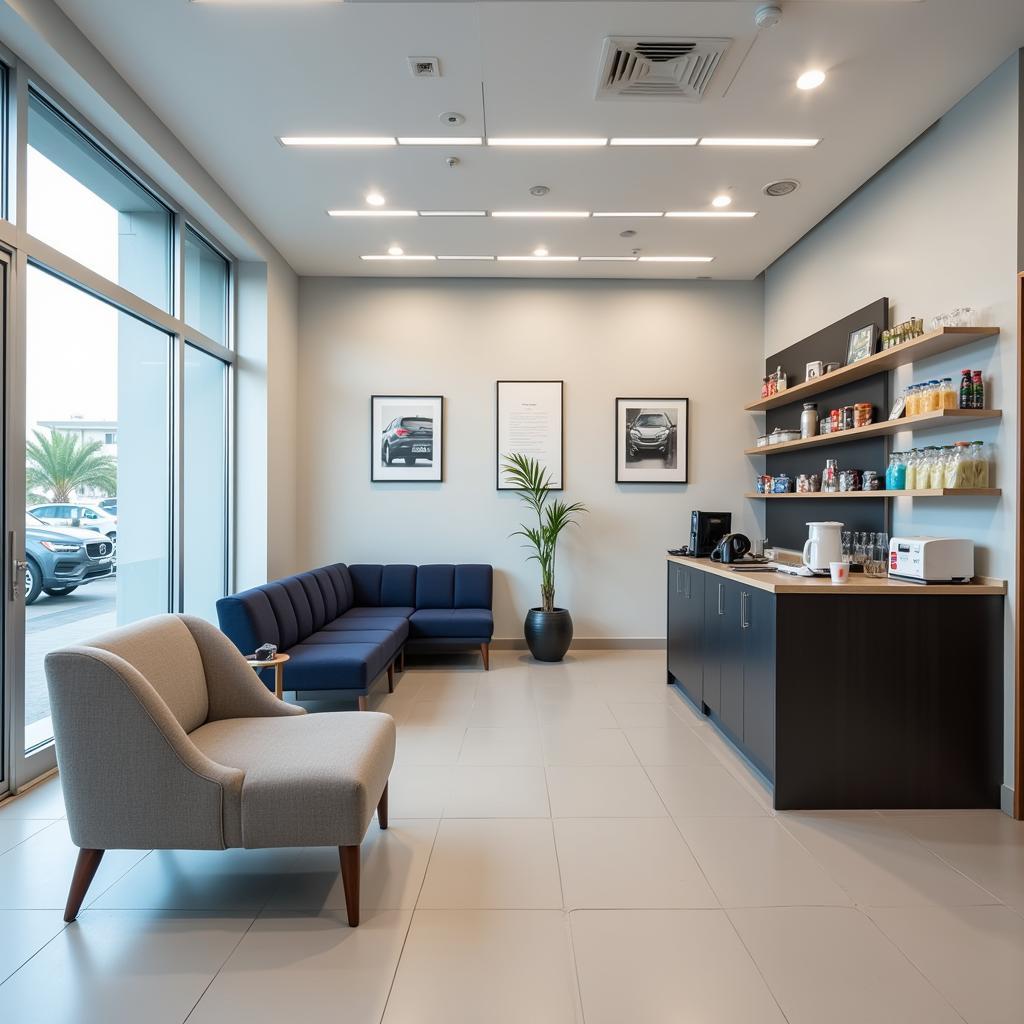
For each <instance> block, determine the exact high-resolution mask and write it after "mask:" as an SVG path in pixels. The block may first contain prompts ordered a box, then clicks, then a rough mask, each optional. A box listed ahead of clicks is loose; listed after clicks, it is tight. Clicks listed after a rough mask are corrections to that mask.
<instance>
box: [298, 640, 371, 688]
mask: <svg viewBox="0 0 1024 1024" xmlns="http://www.w3.org/2000/svg"><path fill="white" fill-rule="evenodd" d="M288 654H289V656H290V657H291V660H290V661H289V662H288V664H287V665H286V666H285V670H284V687H285V689H286V690H363V691H365V690H366V688H367V687H368V686H369V685H370V683H372V682H373V681H374V679H376V678H377V676H379V675H380V674H381V672H383V671H384V669H385V668H387V666H388V662H389V661H391V656H390V655H389V653H388V650H387V648H386V647H385V646H383V645H381V644H378V643H366V644H344V643H342V644H331V643H301V644H296V645H295V646H294V647H293V648H292V649H291V650H290V651H289V652H288Z"/></svg>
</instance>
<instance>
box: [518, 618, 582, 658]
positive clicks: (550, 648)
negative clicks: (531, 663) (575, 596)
mask: <svg viewBox="0 0 1024 1024" xmlns="http://www.w3.org/2000/svg"><path fill="white" fill-rule="evenodd" d="M523 632H524V633H525V634H526V646H527V647H529V648H530V653H531V654H532V655H533V656H534V657H535V658H536V659H537V660H538V661H561V660H562V658H564V657H565V652H566V651H567V650H569V644H571V643H572V616H571V615H570V614H569V612H568V610H567V609H565V608H555V609H554V610H552V611H550V612H546V611H544V610H543V609H542V608H531V609H530V610H529V611H528V612H527V613H526V622H525V623H523Z"/></svg>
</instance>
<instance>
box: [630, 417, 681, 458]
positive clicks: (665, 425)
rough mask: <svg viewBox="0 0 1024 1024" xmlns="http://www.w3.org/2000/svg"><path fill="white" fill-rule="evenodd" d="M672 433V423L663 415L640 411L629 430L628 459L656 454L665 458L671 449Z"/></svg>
mask: <svg viewBox="0 0 1024 1024" xmlns="http://www.w3.org/2000/svg"><path fill="white" fill-rule="evenodd" d="M672 431H673V427H672V421H671V420H670V419H669V418H668V416H666V415H665V413H663V412H644V411H643V410H641V411H640V414H639V415H638V416H637V418H636V419H635V420H633V424H632V426H631V427H630V428H629V457H630V458H631V459H636V458H638V457H639V456H640V455H641V454H643V453H646V452H656V453H657V454H658V455H660V456H661V457H662V458H667V457H668V455H669V453H670V451H671V449H672Z"/></svg>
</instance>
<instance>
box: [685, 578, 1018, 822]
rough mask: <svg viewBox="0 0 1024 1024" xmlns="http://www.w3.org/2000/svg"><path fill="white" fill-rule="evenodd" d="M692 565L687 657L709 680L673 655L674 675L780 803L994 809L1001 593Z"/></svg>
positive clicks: (998, 768) (790, 806)
mask: <svg viewBox="0 0 1024 1024" xmlns="http://www.w3.org/2000/svg"><path fill="white" fill-rule="evenodd" d="M687 568H688V569H689V567H687ZM689 571H690V572H692V573H694V574H695V575H702V576H704V577H705V581H704V589H703V590H702V591H701V594H700V597H701V599H702V600H701V603H702V604H703V606H704V630H703V634H701V633H700V632H699V631H698V630H697V629H696V627H695V623H694V615H693V614H692V613H693V605H695V604H696V601H689V602H687V606H688V610H689V613H690V614H689V616H688V618H687V619H686V623H687V625H686V633H685V635H686V650H687V658H686V660H685V662H683V663H682V665H683V666H684V667H685V670H686V671H687V672H688V673H689V676H690V679H691V680H692V679H694V678H696V677H695V674H694V673H695V672H696V671H699V669H697V668H695V663H697V664H698V665H699V664H700V663H702V664H703V672H702V673H701V674H700V677H701V678H702V679H703V688H702V690H697V691H696V692H695V691H694V688H693V687H692V686H687V685H685V683H684V681H683V680H682V679H680V678H679V677H678V676H677V675H675V674H674V673H673V671H672V667H673V665H672V662H671V661H670V663H669V673H668V681H669V682H670V683H675V684H677V686H678V687H679V689H680V690H681V692H683V693H684V694H685V695H686V697H687V699H688V700H689V701H690V702H691V703H692V704H693V705H694V707H695V708H697V710H698V711H700V712H701V713H702V714H704V715H706V716H708V717H709V719H710V720H711V721H712V722H713V723H714V724H715V725H716V726H717V727H718V729H719V730H720V731H721V732H722V734H723V735H724V736H725V737H726V738H727V739H729V740H730V742H731V743H732V744H733V745H734V746H735V747H736V748H737V750H738V751H739V752H740V753H741V754H742V755H743V756H744V757H745V758H746V759H747V760H748V761H749V762H750V764H751V765H752V766H753V767H754V768H755V769H756V770H757V771H758V772H759V773H760V774H762V775H763V776H764V777H765V778H766V779H767V780H768V782H769V783H771V784H772V785H773V789H774V805H775V807H776V808H777V809H778V810H799V809H804V810H811V809H834V810H840V809H869V808H871V809H873V808H878V809H900V808H971V807H998V806H999V791H1000V783H1001V781H1002V765H1001V760H1002V720H1003V598H1002V597H1000V596H988V595H972V594H965V595H964V596H963V597H961V596H959V595H929V594H928V593H927V591H926V590H922V591H921V593H920V594H913V595H898V596H896V595H894V596H888V595H877V594H875V595H855V594H850V595H845V594H844V595H835V594H830V595H828V596H821V595H803V594H800V595H793V594H779V595H775V594H772V593H770V592H768V591H764V590H759V589H757V588H752V587H749V586H744V585H743V584H742V583H740V582H733V581H732V580H724V581H721V578H720V577H718V576H716V575H714V574H709V573H702V572H700V570H695V569H689ZM671 583H672V577H671V575H670V590H671ZM720 586H721V587H723V588H724V589H721V590H720ZM688 592H689V593H691V594H693V593H694V588H693V587H691V588H690V590H689V591H688ZM676 621H677V622H678V621H679V620H678V619H677V620H676ZM672 624H673V623H672V619H671V617H670V622H669V628H670V637H669V650H670V651H671V650H672V646H673V641H672V637H671V630H672ZM676 664H677V666H678V665H680V663H679V662H678V661H677V662H676Z"/></svg>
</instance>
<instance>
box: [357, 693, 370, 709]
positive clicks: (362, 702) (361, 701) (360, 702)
mask: <svg viewBox="0 0 1024 1024" xmlns="http://www.w3.org/2000/svg"><path fill="white" fill-rule="evenodd" d="M356 707H358V708H359V710H360V711H366V710H367V708H368V707H369V704H368V703H367V700H366V694H365V693H361V694H360V695H359V696H358V697H356Z"/></svg>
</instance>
